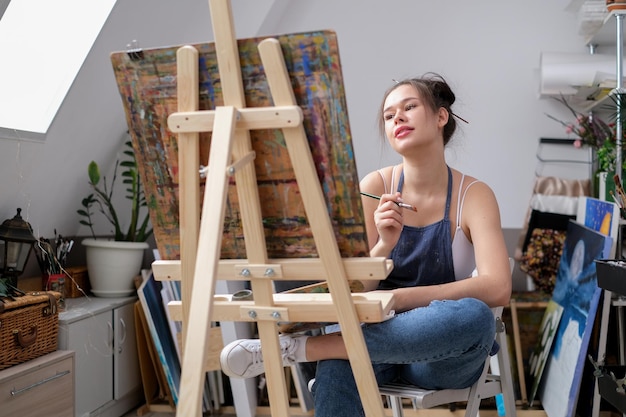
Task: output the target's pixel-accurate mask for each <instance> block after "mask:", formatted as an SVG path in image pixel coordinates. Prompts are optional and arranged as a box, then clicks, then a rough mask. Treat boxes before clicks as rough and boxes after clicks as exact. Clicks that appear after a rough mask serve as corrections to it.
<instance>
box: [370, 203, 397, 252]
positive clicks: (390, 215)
mask: <svg viewBox="0 0 626 417" xmlns="http://www.w3.org/2000/svg"><path fill="white" fill-rule="evenodd" d="M398 201H401V198H400V193H395V194H383V195H382V196H381V197H380V202H379V203H378V207H377V208H376V210H375V211H374V223H375V224H376V230H377V231H378V242H377V243H376V247H377V248H376V249H377V250H376V252H378V255H379V256H381V255H383V254H384V255H385V256H387V255H388V254H389V253H391V250H392V249H393V248H394V247H395V246H396V244H397V243H398V239H399V238H400V233H401V232H402V227H403V226H404V221H403V219H402V208H400V207H399V206H398V204H396V202H398ZM379 251H380V252H379Z"/></svg>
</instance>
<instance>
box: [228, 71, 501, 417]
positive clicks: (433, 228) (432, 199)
mask: <svg viewBox="0 0 626 417" xmlns="http://www.w3.org/2000/svg"><path fill="white" fill-rule="evenodd" d="M454 101H455V95H454V93H453V92H452V90H451V89H450V87H449V85H448V84H447V83H446V81H445V80H444V79H443V78H442V77H441V76H439V75H436V74H427V75H426V76H424V77H421V78H413V79H407V80H404V81H399V82H396V84H395V85H393V86H392V87H391V88H390V89H389V90H388V91H387V92H386V94H385V96H384V99H383V103H382V106H381V111H380V115H381V116H380V128H381V133H384V135H385V136H386V138H387V140H388V142H389V144H390V146H391V147H392V148H393V150H394V151H396V152H397V153H398V154H400V155H401V156H402V163H401V164H399V165H395V166H389V167H386V168H383V169H380V170H378V171H374V172H372V173H370V174H368V175H367V176H365V178H363V180H362V181H361V184H360V188H361V191H365V192H367V193H371V194H376V195H381V196H382V197H381V199H380V200H375V199H372V198H368V197H364V198H363V208H364V211H365V218H366V228H367V236H368V241H369V245H370V248H371V250H370V254H371V256H384V257H388V258H390V259H392V260H393V262H394V269H393V271H392V272H391V274H390V275H389V277H388V278H387V279H385V280H384V281H381V282H380V283H379V284H378V287H377V288H369V289H370V290H379V291H392V292H393V293H394V300H395V303H394V308H395V310H396V315H395V316H394V317H393V318H392V319H390V320H387V321H385V322H382V323H375V324H366V325H363V327H362V329H363V336H364V339H365V343H366V345H367V349H368V352H369V354H370V359H371V361H372V364H373V367H374V372H375V374H376V378H377V380H378V383H385V382H389V381H392V380H401V381H404V382H407V383H411V384H415V385H417V386H419V387H422V388H430V389H442V388H464V387H468V386H470V385H471V384H472V383H474V382H475V381H476V379H477V378H478V377H479V376H480V373H481V371H482V368H483V365H484V363H485V359H486V358H487V355H489V354H494V353H495V351H496V349H497V348H498V347H497V346H494V337H495V322H494V318H493V314H492V312H491V310H490V307H495V306H501V305H506V304H507V303H508V302H509V297H510V295H511V272H510V266H509V257H508V253H507V249H506V246H505V243H504V238H503V235H502V230H501V225H500V213H499V208H498V204H497V201H496V198H495V196H494V194H493V192H492V190H491V189H490V188H489V187H488V186H487V185H486V184H485V183H483V182H479V181H477V180H476V179H474V178H472V177H469V176H467V175H464V174H462V173H461V172H459V171H457V170H455V169H451V168H450V167H449V166H448V165H447V163H446V160H445V155H444V148H445V146H446V144H447V143H448V142H449V141H450V139H451V137H452V135H453V134H454V132H455V130H456V125H457V120H456V119H460V118H459V117H458V116H456V115H455V114H454V113H453V112H452V110H451V106H452V104H453V103H454ZM460 120H462V119H460ZM398 202H404V203H406V204H409V205H412V206H414V207H415V208H416V209H417V211H413V210H408V209H406V208H402V207H400V206H399V205H398V204H397V203H398ZM466 278H469V279H466ZM280 341H281V348H282V349H283V362H284V364H285V365H289V364H292V363H294V362H305V361H318V364H317V372H316V377H315V382H314V384H313V385H312V387H311V390H312V392H313V395H314V398H315V415H316V416H318V417H341V416H346V417H355V416H362V415H364V414H363V409H362V406H361V401H360V398H359V394H358V390H357V387H356V383H355V381H354V378H353V376H352V370H351V368H350V363H349V361H348V360H347V359H348V356H347V352H346V349H345V346H344V343H343V339H342V337H341V335H340V334H339V333H337V334H328V335H323V336H315V337H308V336H296V337H291V336H286V335H283V336H280ZM220 359H221V364H222V370H223V371H224V372H225V373H226V374H227V375H229V376H231V377H240V378H249V377H252V376H256V375H259V374H261V373H263V358H262V354H261V346H260V343H259V341H258V340H239V341H235V342H233V343H231V344H229V345H228V346H226V347H225V348H224V350H223V351H222V354H221V358H220Z"/></svg>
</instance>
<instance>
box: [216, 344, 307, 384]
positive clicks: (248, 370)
mask: <svg viewBox="0 0 626 417" xmlns="http://www.w3.org/2000/svg"><path fill="white" fill-rule="evenodd" d="M306 338H307V337H306V336H304V337H302V336H300V337H297V336H296V337H292V336H288V335H282V336H280V337H279V342H280V350H281V354H282V359H283V366H291V365H293V364H295V363H297V362H301V361H303V360H304V358H297V357H296V351H297V350H298V347H299V344H300V343H303V342H304V343H306ZM220 364H221V366H222V371H223V372H224V373H225V374H226V375H228V376H229V377H231V378H252V377H255V376H258V375H261V374H262V373H263V372H265V367H264V366H263V354H262V352H261V341H260V340H259V339H240V340H235V341H234V342H231V343H229V344H228V345H226V346H225V347H224V349H222V353H220Z"/></svg>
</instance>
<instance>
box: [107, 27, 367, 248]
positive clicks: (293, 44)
mask: <svg viewBox="0 0 626 417" xmlns="http://www.w3.org/2000/svg"><path fill="white" fill-rule="evenodd" d="M275 38H276V39H277V40H278V41H279V43H280V44H281V46H282V51H283V54H284V56H285V63H286V66H287V71H288V73H289V77H290V80H291V84H292V87H293V91H294V95H295V98H296V101H297V103H298V105H299V106H300V107H301V108H302V111H303V113H304V128H305V131H306V134H307V138H308V141H309V144H310V148H311V152H312V155H313V159H314V161H315V165H316V167H317V174H318V177H319V181H320V183H321V186H322V190H323V192H324V195H325V197H326V203H327V208H328V213H329V215H330V218H331V221H332V223H333V226H334V229H335V235H336V238H337V243H338V246H339V250H340V252H341V254H342V256H344V257H354V256H367V254H368V247H367V240H366V236H365V225H364V220H363V213H362V207H361V197H360V195H359V184H358V175H357V171H356V164H355V161H354V154H353V148H352V137H351V134H350V128H349V123H348V110H347V107H346V101H345V93H344V87H343V76H342V73H341V65H340V61H339V51H338V46H337V38H336V35H335V33H334V32H331V31H318V32H311V33H302V34H290V35H282V36H276V37H275ZM262 40H263V38H256V39H243V40H238V48H239V58H240V61H241V71H242V79H243V87H244V93H245V97H246V105H247V106H248V107H262V106H271V105H272V104H273V103H272V98H271V94H270V91H269V87H268V84H267V80H266V77H265V73H264V70H263V65H262V63H261V59H260V56H259V53H258V50H257V45H258V44H259V42H260V41H262ZM193 46H194V47H196V48H197V49H198V51H199V68H200V74H199V84H200V86H199V87H200V109H201V110H212V109H215V107H216V106H219V105H221V104H222V95H221V88H222V87H221V83H220V77H219V73H218V67H217V59H216V55H215V45H214V44H213V43H205V44H197V45H193ZM177 49H178V47H177V46H175V47H168V48H159V49H151V50H143V51H141V52H140V53H138V52H135V53H126V52H117V53H113V54H112V55H111V61H112V64H113V70H114V73H115V78H116V81H117V85H118V88H119V92H120V95H121V98H122V103H123V106H124V110H125V113H126V118H127V122H128V126H129V129H130V133H131V137H132V140H133V145H134V147H135V151H136V154H137V159H138V161H139V163H140V174H141V175H142V177H143V178H144V180H145V181H144V182H145V185H146V194H147V200H148V205H149V208H150V217H151V221H152V224H153V226H154V231H155V239H156V243H157V247H158V249H159V251H160V253H161V256H162V258H163V259H179V256H180V254H179V230H178V153H177V142H176V135H175V134H173V133H172V132H171V131H170V130H169V129H168V127H167V117H168V116H169V115H170V114H172V113H175V112H176V111H177V100H176V95H177V91H176V51H177ZM251 140H252V147H253V149H254V150H255V151H256V160H255V168H256V174H257V181H258V189H259V196H260V199H261V201H262V215H263V221H264V226H265V235H266V241H267V250H268V256H269V257H270V258H285V257H298V258H302V257H316V256H317V252H316V249H315V245H314V242H313V236H312V233H311V231H310V227H309V225H308V221H307V216H306V213H305V212H304V207H303V205H302V201H301V198H300V193H301V192H303V191H302V190H300V189H299V188H298V184H297V183H296V180H295V174H294V172H293V168H292V165H291V162H290V159H289V156H288V153H287V149H286V146H285V143H284V138H283V135H282V131H281V130H278V129H275V130H255V131H252V132H251ZM210 141H211V134H210V133H202V134H201V135H200V142H201V143H200V154H201V163H204V164H206V161H208V152H209V147H210ZM202 192H204V190H202ZM209 192H210V191H209ZM245 257H246V251H245V245H244V239H243V231H242V228H241V223H240V212H239V204H238V198H237V193H236V184H235V183H234V180H233V181H232V182H231V184H230V186H229V192H228V201H227V206H226V218H225V219H224V235H223V244H222V258H245Z"/></svg>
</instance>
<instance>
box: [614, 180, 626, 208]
mask: <svg viewBox="0 0 626 417" xmlns="http://www.w3.org/2000/svg"><path fill="white" fill-rule="evenodd" d="M613 182H614V183H615V191H617V195H618V196H619V197H620V200H621V201H622V207H623V206H624V205H626V193H625V192H624V187H623V186H622V181H621V180H620V178H619V175H617V174H615V175H614V176H613Z"/></svg>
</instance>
